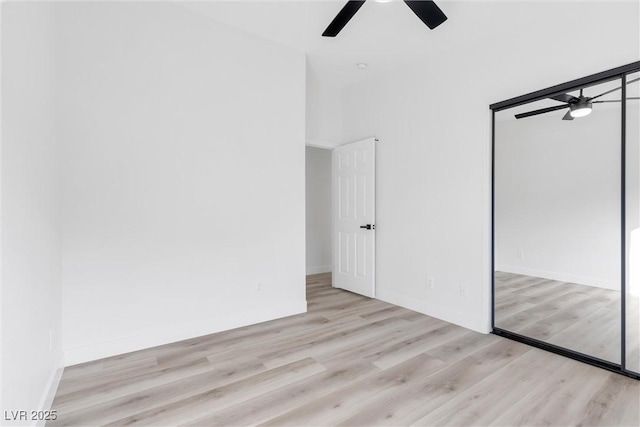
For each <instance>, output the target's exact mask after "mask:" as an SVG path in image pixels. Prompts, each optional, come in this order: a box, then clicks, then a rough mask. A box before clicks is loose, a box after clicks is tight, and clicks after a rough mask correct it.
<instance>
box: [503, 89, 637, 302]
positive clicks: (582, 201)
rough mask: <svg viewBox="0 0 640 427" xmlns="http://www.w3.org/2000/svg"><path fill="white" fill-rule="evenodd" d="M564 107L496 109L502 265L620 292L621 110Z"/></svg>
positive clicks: (508, 269)
mask: <svg viewBox="0 0 640 427" xmlns="http://www.w3.org/2000/svg"><path fill="white" fill-rule="evenodd" d="M616 85H618V83H616ZM609 88H610V86H609V85H607V87H606V88H601V89H599V86H595V87H592V88H589V89H587V92H586V94H587V95H589V96H591V95H596V94H598V93H601V92H604V91H606V90H607V89H609ZM545 105H546V104H545ZM537 108H543V106H542V105H540V104H538V103H534V104H530V105H527V106H526V107H525V108H524V109H525V110H526V111H529V110H535V109H537ZM634 108H635V107H634ZM635 109H636V112H637V108H635ZM518 112H520V110H518ZM565 112H566V111H559V112H555V113H548V114H544V115H540V116H535V117H530V118H526V119H520V120H516V119H515V118H514V117H513V114H514V111H513V110H506V111H501V112H499V113H497V114H496V118H497V120H496V157H495V159H496V160H495V164H496V168H495V224H496V226H495V251H496V258H495V261H496V270H498V271H506V272H511V273H517V274H525V275H529V276H534V277H543V278H546V279H551V280H559V281H564V282H572V283H579V284H583V285H589V286H597V287H602V288H607V289H614V290H620V171H621V169H620V128H621V126H620V114H621V108H620V105H617V104H616V105H614V104H611V105H604V104H599V105H595V108H594V111H593V113H592V114H591V115H590V116H588V117H585V118H581V119H576V120H573V121H571V122H567V121H563V120H561V118H562V116H563V115H564V114H565Z"/></svg>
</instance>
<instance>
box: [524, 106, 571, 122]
mask: <svg viewBox="0 0 640 427" xmlns="http://www.w3.org/2000/svg"><path fill="white" fill-rule="evenodd" d="M564 108H569V105H555V106H553V107H548V108H541V109H540V110H533V111H528V112H526V113H520V114H516V119H524V118H525V117H531V116H537V115H538V114H544V113H550V112H552V111H556V110H562V109H564Z"/></svg>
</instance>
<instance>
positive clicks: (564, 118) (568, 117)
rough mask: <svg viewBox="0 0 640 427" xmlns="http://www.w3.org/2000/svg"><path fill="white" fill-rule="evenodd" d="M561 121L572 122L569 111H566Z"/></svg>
mask: <svg viewBox="0 0 640 427" xmlns="http://www.w3.org/2000/svg"><path fill="white" fill-rule="evenodd" d="M562 120H573V116H572V115H571V110H569V111H567V114H565V115H564V117H563V118H562Z"/></svg>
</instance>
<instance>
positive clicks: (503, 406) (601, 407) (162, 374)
mask: <svg viewBox="0 0 640 427" xmlns="http://www.w3.org/2000/svg"><path fill="white" fill-rule="evenodd" d="M330 280H331V277H330V275H328V274H324V275H315V276H309V277H308V278H307V300H308V304H309V311H308V313H305V314H302V315H298V316H291V317H287V318H284V319H278V320H274V321H271V322H266V323H261V324H258V325H253V326H248V327H244V328H239V329H235V330H231V331H227V332H222V333H218V334H212V335H208V336H204V337H200V338H195V339H191V340H186V341H182V342H177V343H172V344H168V345H164V346H160V347H156V348H152V349H146V350H142V351H138V352H134V353H129V354H125V355H121V356H116V357H111V358H108V359H104V360H100V361H96V362H91V363H85V364H82V365H77V366H72V367H69V368H66V369H65V371H64V374H63V377H62V380H61V383H60V387H59V389H58V392H57V394H56V398H55V401H54V404H53V409H56V410H57V411H58V415H59V417H58V419H57V420H56V421H55V422H50V423H49V425H113V426H117V425H154V426H161V425H192V426H207V425H211V426H214V425H215V426H244V425H265V426H303V425H314V426H329V425H345V426H377V425H431V426H434V425H459V426H463V425H473V426H484V425H500V426H513V425H628V426H637V425H640V381H635V380H632V379H629V378H625V377H622V376H620V375H617V374H613V373H609V372H607V371H604V370H601V369H598V368H595V367H592V366H589V365H585V364H582V363H579V362H576V361H573V360H570V359H566V358H563V357H561V356H557V355H554V354H551V353H547V352H545V351H542V350H538V349H535V348H531V347H529V346H526V345H523V344H520V343H517V342H513V341H510V340H507V339H503V338H500V337H497V336H494V335H483V334H479V333H475V332H472V331H469V330H466V329H464V328H461V327H458V326H455V325H451V324H449V323H446V322H443V321H440V320H438V319H435V318H432V317H428V316H424V315H422V314H419V313H415V312H412V311H410V310H406V309H403V308H401V307H396V306H393V305H390V304H387V303H384V302H382V301H378V300H372V299H369V298H365V297H362V296H359V295H355V294H352V293H349V292H345V291H342V290H338V289H334V288H332V287H331V284H330ZM505 310H508V308H505Z"/></svg>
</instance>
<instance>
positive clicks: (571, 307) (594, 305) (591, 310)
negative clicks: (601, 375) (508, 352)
mask: <svg viewBox="0 0 640 427" xmlns="http://www.w3.org/2000/svg"><path fill="white" fill-rule="evenodd" d="M495 289H496V320H495V323H496V326H497V327H499V328H502V329H506V330H508V331H511V332H516V333H519V334H522V335H526V336H528V337H531V338H535V339H538V340H541V341H545V342H548V343H551V344H555V345H559V346H562V347H565V348H569V349H571V350H576V351H579V352H581V353H585V354H589V355H592V356H595V357H598V358H600V359H603V360H608V361H611V362H614V363H620V338H621V301H620V295H621V294H620V292H619V291H613V290H608V289H601V288H595V287H592V286H585V285H580V284H576V283H566V282H559V281H555V280H549V279H542V278H539V277H532V276H523V275H520V274H514V273H506V272H501V271H497V272H496V273H495ZM639 325H640V317H639V312H638V298H637V297H634V296H631V295H627V351H626V356H627V366H628V368H629V369H632V370H636V371H637V370H638V367H639V366H640V333H639Z"/></svg>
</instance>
